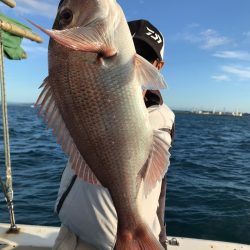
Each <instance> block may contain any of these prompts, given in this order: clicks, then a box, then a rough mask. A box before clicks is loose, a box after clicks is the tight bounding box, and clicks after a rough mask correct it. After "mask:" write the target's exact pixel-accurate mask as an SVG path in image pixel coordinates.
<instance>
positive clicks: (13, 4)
mask: <svg viewBox="0 0 250 250" xmlns="http://www.w3.org/2000/svg"><path fill="white" fill-rule="evenodd" d="M0 1H1V2H3V3H4V4H6V5H8V6H9V7H11V8H14V7H16V2H15V1H14V0H0Z"/></svg>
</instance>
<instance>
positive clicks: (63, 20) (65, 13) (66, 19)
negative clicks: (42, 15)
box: [60, 9, 73, 25]
mask: <svg viewBox="0 0 250 250" xmlns="http://www.w3.org/2000/svg"><path fill="white" fill-rule="evenodd" d="M72 19H73V13H72V11H71V10H70V9H64V10H62V12H61V13H60V24H61V25H67V24H69V23H70V22H71V21H72Z"/></svg>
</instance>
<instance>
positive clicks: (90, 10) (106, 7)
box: [53, 0, 116, 30]
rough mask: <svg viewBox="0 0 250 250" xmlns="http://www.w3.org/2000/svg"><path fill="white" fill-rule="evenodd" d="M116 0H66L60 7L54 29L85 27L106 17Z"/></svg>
mask: <svg viewBox="0 0 250 250" xmlns="http://www.w3.org/2000/svg"><path fill="white" fill-rule="evenodd" d="M115 4H116V1H115V0H64V1H63V2H62V3H61V5H60V6H59V8H58V12H57V16H56V20H55V22H54V25H53V29H56V30H64V29H70V28H74V27H84V26H88V25H90V24H92V23H96V22H98V21H102V20H104V19H106V18H107V17H108V16H109V14H110V12H111V10H112V9H113V7H114V5H115Z"/></svg>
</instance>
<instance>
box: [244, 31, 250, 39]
mask: <svg viewBox="0 0 250 250" xmlns="http://www.w3.org/2000/svg"><path fill="white" fill-rule="evenodd" d="M243 35H244V36H246V37H247V38H250V30H249V31H247V32H244V33H243Z"/></svg>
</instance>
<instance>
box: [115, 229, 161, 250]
mask: <svg viewBox="0 0 250 250" xmlns="http://www.w3.org/2000/svg"><path fill="white" fill-rule="evenodd" d="M115 250H163V248H162V246H161V244H160V243H159V241H158V240H157V239H156V238H155V237H154V235H153V233H152V232H151V231H150V230H149V228H148V227H147V226H146V225H140V226H138V227H137V228H136V229H134V230H133V231H129V230H123V231H122V230H121V231H119V229H118V233H117V240H116V245H115Z"/></svg>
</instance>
